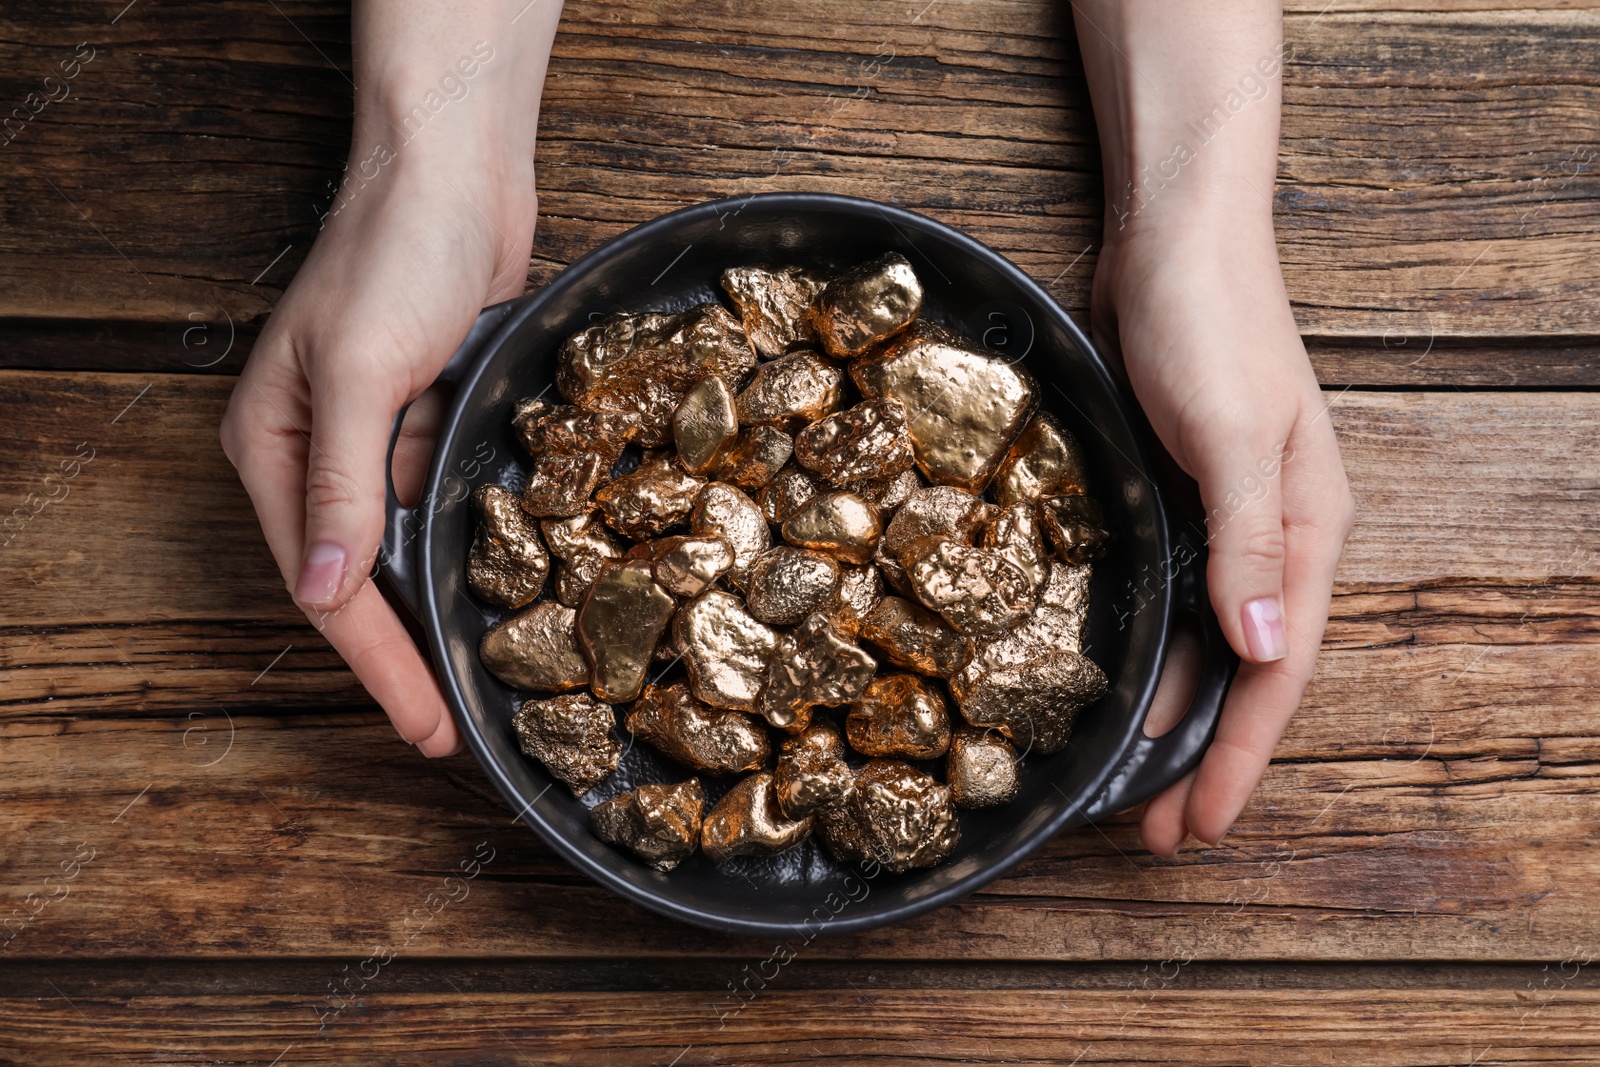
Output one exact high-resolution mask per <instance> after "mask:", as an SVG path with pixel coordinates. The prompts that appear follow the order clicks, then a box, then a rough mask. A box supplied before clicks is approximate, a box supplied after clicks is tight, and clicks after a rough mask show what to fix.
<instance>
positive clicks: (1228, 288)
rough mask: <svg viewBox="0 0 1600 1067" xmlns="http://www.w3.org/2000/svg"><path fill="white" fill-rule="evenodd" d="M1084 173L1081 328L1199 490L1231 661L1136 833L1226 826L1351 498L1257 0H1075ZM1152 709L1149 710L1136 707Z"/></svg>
mask: <svg viewBox="0 0 1600 1067" xmlns="http://www.w3.org/2000/svg"><path fill="white" fill-rule="evenodd" d="M1073 10H1074V13H1075V16H1076V21H1077V29H1078V42H1079V46H1080V48H1081V49H1082V51H1083V58H1084V69H1085V72H1086V73H1087V75H1088V80H1089V87H1090V91H1091V93H1092V95H1093V98H1094V108H1095V120H1096V124H1097V125H1098V127H1099V131H1100V143H1101V151H1102V161H1103V165H1104V169H1105V179H1106V181H1105V185H1106V230H1105V233H1106V237H1105V243H1104V247H1103V248H1102V250H1101V254H1100V262H1099V265H1098V266H1097V268H1096V271H1095V279H1094V294H1093V308H1092V318H1093V326H1094V330H1095V333H1096V335H1097V336H1099V337H1101V338H1102V339H1103V340H1106V341H1108V342H1111V343H1112V347H1114V348H1116V349H1120V351H1121V353H1122V357H1123V360H1124V362H1125V364H1126V366H1127V370H1128V377H1129V379H1130V381H1131V382H1132V384H1133V389H1134V392H1135V394H1137V396H1138V398H1139V402H1140V404H1141V405H1142V406H1143V407H1144V410H1145V413H1146V415H1148V416H1149V419H1150V423H1151V425H1152V426H1153V427H1154V428H1155V431H1156V433H1157V434H1158V435H1159V436H1160V438H1161V441H1162V443H1163V444H1164V445H1166V447H1167V450H1168V451H1169V452H1171V453H1172V456H1173V458H1174V459H1176V460H1177V461H1178V463H1179V464H1180V465H1181V466H1182V467H1183V468H1184V470H1186V471H1188V472H1189V474H1191V475H1192V476H1193V477H1194V478H1195V480H1196V481H1197V482H1199V484H1200V495H1201V499H1202V501H1203V503H1204V505H1205V510H1206V519H1207V523H1206V524H1207V534H1208V541H1209V547H1210V558H1209V561H1208V563H1207V570H1206V580H1207V585H1208V587H1209V591H1210V594H1211V603H1212V606H1213V607H1214V608H1215V609H1216V613H1217V618H1218V620H1219V621H1220V622H1221V624H1222V630H1223V632H1224V633H1225V634H1226V635H1227V638H1228V642H1229V644H1231V645H1232V646H1233V648H1234V651H1236V652H1238V653H1239V656H1240V658H1241V659H1242V660H1243V661H1244V662H1243V664H1242V665H1241V666H1240V669H1239V673H1238V676H1237V677H1236V678H1235V680H1234V683H1233V687H1232V689H1231V690H1230V691H1229V693H1228V697H1227V702H1226V704H1225V705H1224V706H1223V709H1222V718H1221V721H1220V722H1219V724H1218V726H1217V734H1216V739H1215V740H1214V741H1213V742H1212V744H1211V747H1210V749H1209V750H1208V751H1207V752H1206V755H1205V757H1204V759H1203V760H1202V762H1201V764H1200V766H1199V768H1198V769H1197V770H1196V771H1194V772H1193V773H1191V774H1189V775H1188V776H1187V777H1185V778H1184V779H1183V780H1182V781H1180V782H1178V783H1177V784H1175V785H1173V786H1172V787H1171V788H1169V789H1168V790H1167V791H1166V792H1164V793H1162V794H1161V795H1160V796H1158V797H1156V798H1155V799H1153V800H1151V801H1150V803H1149V805H1148V806H1147V807H1146V809H1145V813H1144V822H1143V825H1142V827H1141V830H1142V833H1143V837H1144V842H1145V845H1146V846H1147V847H1148V848H1149V849H1150V850H1151V851H1152V852H1158V853H1162V854H1170V853H1172V852H1175V851H1176V850H1177V848H1178V846H1179V845H1181V844H1182V843H1183V840H1184V837H1185V836H1186V834H1193V835H1194V836H1195V837H1197V838H1199V839H1200V840H1202V841H1207V842H1212V843H1215V842H1217V841H1219V840H1221V838H1222V835H1223V834H1224V833H1226V832H1227V830H1228V828H1229V827H1230V826H1231V825H1233V822H1234V820H1235V819H1237V818H1238V816H1239V812H1240V811H1241V810H1243V808H1244V805H1245V802H1246V801H1248V800H1249V799H1250V794H1251V793H1252V792H1253V791H1254V790H1255V787H1256V785H1257V783H1259V782H1260V780H1261V776H1262V774H1263V773H1264V772H1265V771H1266V767H1267V762H1268V761H1269V760H1270V759H1271V758H1272V750H1273V748H1274V747H1275V746H1276V745H1277V743H1278V739H1279V737H1281V736H1282V735H1283V731H1284V728H1285V727H1286V726H1288V723H1289V719H1290V718H1291V717H1292V716H1293V715H1294V712H1295V710H1296V709H1297V708H1298V707H1299V704H1300V698H1301V696H1302V694H1303V693H1304V692H1305V688H1306V684H1307V683H1308V682H1309V681H1310V680H1311V672H1312V668H1313V666H1314V665H1315V662H1316V656H1317V650H1318V648H1319V647H1320V646H1321V643H1322V630H1323V627H1324V625H1325V624H1326V623H1327V618H1328V603H1329V599H1330V596H1331V593H1332V588H1333V572H1334V568H1335V567H1336V566H1337V565H1338V562H1339V555H1340V552H1341V551H1342V549H1343V546H1344V540H1345V537H1346V536H1347V535H1348V534H1349V532H1350V527H1351V524H1352V522H1353V521H1354V514H1355V509H1354V505H1353V503H1352V501H1351V497H1350V489H1349V485H1348V484H1347V482H1346V480H1345V474H1344V467H1343V466H1342V465H1341V463H1340V462H1339V447H1338V443H1337V442H1336V440H1335V439H1334V433H1333V427H1332V425H1331V423H1330V420H1329V418H1328V416H1327V407H1326V405H1325V404H1324V402H1323V398H1322V392H1321V390H1320V389H1319V388H1318V386H1317V380H1316V377H1315V376H1314V375H1313V374H1312V372H1311V366H1310V364H1309V363H1308V362H1307V360H1306V353H1305V348H1304V346H1303V345H1302V344H1301V342H1300V335H1299V331H1298V330H1297V328H1296V327H1295V322H1294V316H1293V315H1292V314H1291V313H1290V310H1289V298H1288V294H1287V292H1286V291H1285V289H1284V285H1283V276H1282V272H1281V271H1280V270H1279V267H1278V256H1277V247H1276V244H1275V242H1274V239H1273V233H1272V201H1271V199H1270V196H1271V194H1272V189H1273V184H1274V180H1275V177H1276V173H1277V148H1278V109H1279V101H1280V98H1281V73H1282V68H1283V61H1284V57H1285V55H1286V54H1287V51H1288V50H1287V49H1286V48H1285V46H1284V43H1283V40H1282V16H1281V13H1280V11H1279V8H1278V4H1277V2H1276V0H1236V2H1233V3H1230V4H1227V5H1196V4H1191V3H1187V2H1185V0H1077V2H1075V3H1074V4H1073ZM1153 718H1154V715H1153Z"/></svg>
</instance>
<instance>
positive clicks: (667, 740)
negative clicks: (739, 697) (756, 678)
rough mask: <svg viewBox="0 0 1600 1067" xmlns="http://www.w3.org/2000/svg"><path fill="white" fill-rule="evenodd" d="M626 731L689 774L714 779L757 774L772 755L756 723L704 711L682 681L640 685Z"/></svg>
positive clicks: (730, 713)
mask: <svg viewBox="0 0 1600 1067" xmlns="http://www.w3.org/2000/svg"><path fill="white" fill-rule="evenodd" d="M627 727H628V732H629V733H631V734H633V735H634V736H635V737H637V738H640V739H641V740H643V741H647V742H649V743H650V744H652V745H654V746H655V747H656V748H658V749H660V750H661V751H662V752H663V753H665V754H666V755H667V756H668V757H669V758H671V759H675V760H677V761H678V762H679V763H681V764H683V765H684V766H685V767H688V768H689V769H690V770H693V771H698V772H699V773H701V774H710V775H714V776H716V777H719V778H720V777H725V776H727V775H730V774H738V773H740V772H741V771H754V770H759V769H760V767H761V765H762V764H764V763H766V762H767V756H768V755H770V754H771V752H772V746H771V745H770V744H769V742H768V741H767V732H766V730H764V729H762V727H761V724H760V723H759V722H758V721H756V720H755V719H753V718H751V717H750V716H749V715H746V714H744V713H743V712H739V711H724V710H722V709H718V708H709V707H707V706H706V705H704V704H702V703H700V701H698V700H696V699H695V698H694V697H693V696H692V695H690V693H689V687H688V685H687V684H685V683H683V682H674V683H672V684H671V685H668V686H658V685H647V686H645V687H644V693H643V694H641V695H640V697H639V699H638V700H636V701H634V702H633V707H632V708H631V709H629V711H628V719H627Z"/></svg>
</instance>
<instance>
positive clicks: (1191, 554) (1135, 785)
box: [1084, 520, 1239, 822]
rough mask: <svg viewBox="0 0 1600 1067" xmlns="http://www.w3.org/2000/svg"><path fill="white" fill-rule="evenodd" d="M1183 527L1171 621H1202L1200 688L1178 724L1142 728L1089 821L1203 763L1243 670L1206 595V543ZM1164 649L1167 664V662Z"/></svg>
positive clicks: (1146, 796)
mask: <svg viewBox="0 0 1600 1067" xmlns="http://www.w3.org/2000/svg"><path fill="white" fill-rule="evenodd" d="M1178 522H1181V520H1178ZM1174 525H1177V523H1176V522H1175V523H1174ZM1179 528H1180V529H1182V530H1183V531H1184V532H1183V533H1182V534H1181V535H1180V536H1179V538H1178V539H1177V545H1176V547H1175V548H1174V549H1173V553H1172V563H1173V564H1175V566H1174V567H1173V568H1172V569H1173V570H1175V571H1176V573H1175V574H1174V576H1173V578H1172V579H1171V582H1172V620H1173V624H1174V625H1175V624H1176V621H1177V619H1178V617H1179V616H1181V615H1188V616H1190V617H1192V618H1194V619H1196V620H1197V621H1198V622H1199V623H1200V630H1201V634H1202V637H1203V640H1204V642H1205V648H1204V651H1203V653H1202V659H1201V664H1200V680H1199V684H1198V685H1197V686H1196V688H1195V693H1194V699H1193V700H1192V701H1190V703H1189V707H1188V709H1187V710H1185V711H1184V713H1183V718H1182V719H1180V720H1178V723H1177V725H1176V726H1174V727H1173V728H1172V729H1170V730H1168V731H1167V732H1166V733H1164V734H1162V735H1161V736H1160V737H1147V736H1145V734H1144V732H1143V730H1142V729H1141V731H1140V733H1139V736H1138V739H1137V740H1136V741H1135V742H1134V744H1133V746H1132V747H1131V748H1130V749H1129V750H1128V752H1127V754H1126V755H1125V756H1124V757H1123V759H1122V762H1121V764H1119V765H1118V767H1117V769H1116V771H1115V772H1113V773H1112V775H1111V777H1110V779H1108V780H1107V782H1106V784H1105V785H1104V786H1103V787H1101V790H1100V792H1099V793H1098V794H1097V795H1096V796H1095V798H1094V799H1093V800H1091V801H1090V802H1089V804H1088V806H1087V808H1086V809H1085V811H1084V814H1085V815H1086V816H1087V818H1088V820H1089V821H1090V822H1095V821H1097V820H1100V819H1103V818H1105V817H1106V816H1108V815H1115V814H1116V813H1117V812H1119V811H1123V810H1125V809H1127V808H1131V807H1133V806H1134V805H1135V804H1138V803H1140V802H1142V801H1145V800H1148V799H1150V798H1151V797H1153V796H1155V795H1156V794H1157V793H1159V792H1161V790H1163V789H1165V788H1166V787H1167V786H1169V785H1171V784H1172V783H1173V782H1176V781H1177V780H1178V779H1180V778H1182V777H1183V776H1184V775H1185V774H1188V773H1189V772H1190V771H1191V770H1193V769H1194V768H1195V766H1196V765H1198V764H1199V762H1200V757H1201V756H1203V755H1205V751H1206V748H1207V746H1209V745H1210V744H1211V738H1212V736H1213V735H1214V734H1215V733H1216V729H1217V719H1218V717H1219V716H1220V715H1221V714H1222V702H1223V700H1224V698H1226V697H1227V695H1228V686H1229V684H1230V683H1231V682H1232V681H1233V675H1234V672H1235V671H1237V670H1238V669H1239V657H1238V656H1237V655H1236V654H1235V653H1234V651H1233V648H1232V647H1231V646H1230V645H1229V644H1228V639H1227V637H1226V636H1225V635H1224V634H1223V632H1222V627H1221V625H1219V624H1218V622H1217V616H1216V613H1215V612H1214V611H1212V609H1211V598H1210V596H1209V594H1208V593H1207V591H1206V581H1205V577H1206V548H1205V544H1204V543H1203V542H1202V541H1201V539H1200V538H1199V537H1198V536H1197V535H1196V534H1195V533H1194V529H1193V527H1191V526H1189V525H1188V524H1186V523H1184V524H1183V525H1182V526H1181V527H1179ZM1171 644H1172V633H1171V631H1170V630H1169V631H1168V633H1167V640H1166V642H1165V648H1171ZM1165 648H1164V649H1163V654H1162V665H1163V666H1165V664H1166V654H1165Z"/></svg>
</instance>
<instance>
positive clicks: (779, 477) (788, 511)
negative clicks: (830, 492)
mask: <svg viewBox="0 0 1600 1067" xmlns="http://www.w3.org/2000/svg"><path fill="white" fill-rule="evenodd" d="M818 491H819V490H818V486H817V481H816V479H815V478H813V477H812V476H811V474H810V473H809V472H808V471H806V469H805V468H804V467H801V466H798V465H797V464H795V463H794V462H793V461H790V462H789V463H786V464H784V466H783V469H782V470H780V471H778V473H777V474H775V475H774V476H773V478H772V480H771V481H770V482H768V483H767V484H766V485H764V486H762V487H761V492H760V493H759V494H758V495H757V496H756V503H757V504H758V505H759V506H760V508H761V514H763V515H765V516H766V517H767V521H768V522H771V523H775V524H778V525H781V524H782V523H783V521H784V520H785V519H787V518H788V517H789V516H790V515H793V514H794V513H795V510H796V509H798V508H799V507H800V505H802V504H804V503H805V502H806V501H808V500H810V499H811V498H812V497H814V496H816V495H817V493H818Z"/></svg>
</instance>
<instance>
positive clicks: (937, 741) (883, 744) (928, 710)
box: [844, 674, 950, 759]
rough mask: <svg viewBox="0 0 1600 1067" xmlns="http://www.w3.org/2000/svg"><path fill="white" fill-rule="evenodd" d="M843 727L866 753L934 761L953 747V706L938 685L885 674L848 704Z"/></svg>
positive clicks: (903, 675) (851, 740)
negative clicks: (950, 707)
mask: <svg viewBox="0 0 1600 1067" xmlns="http://www.w3.org/2000/svg"><path fill="white" fill-rule="evenodd" d="M844 729H845V736H846V737H848V738H849V739H850V747H851V748H853V749H855V750H856V751H857V752H859V753H861V754H862V755H863V756H899V757H901V758H902V759H933V758H934V757H936V756H942V755H944V753H945V749H947V748H949V747H950V709H949V708H948V707H946V706H945V702H944V696H943V695H942V694H941V693H940V692H939V690H938V688H937V687H936V686H935V685H934V684H932V683H929V682H927V681H924V680H923V679H921V678H919V677H917V676H916V675H914V674H882V675H879V676H878V677H876V678H874V679H873V680H872V682H871V684H869V685H868V686H867V688H866V691H865V692H863V693H862V694H861V696H860V697H858V698H857V699H856V700H855V701H854V702H853V703H852V704H851V705H850V714H849V716H848V717H847V718H846V719H845V723H844Z"/></svg>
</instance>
